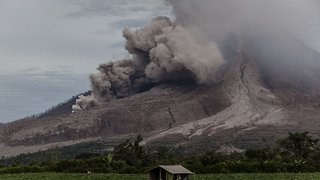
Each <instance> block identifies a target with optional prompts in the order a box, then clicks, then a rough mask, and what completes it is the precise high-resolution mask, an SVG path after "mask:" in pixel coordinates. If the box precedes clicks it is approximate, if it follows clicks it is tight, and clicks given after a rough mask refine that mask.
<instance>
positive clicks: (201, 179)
mask: <svg viewBox="0 0 320 180" xmlns="http://www.w3.org/2000/svg"><path fill="white" fill-rule="evenodd" d="M0 179H5V180H40V179H41V180H57V179H59V180H82V179H83V180H88V179H91V180H100V179H106V180H108V179H109V180H143V179H147V175H146V174H91V175H90V176H88V175H86V174H79V173H78V174H72V173H33V174H3V175H0ZM212 179H217V180H225V179H237V180H251V179H259V180H270V179H273V180H288V179H295V180H304V179H320V173H299V174H293V173H266V174H261V173H250V174H199V175H198V174H196V175H194V176H190V180H212Z"/></svg>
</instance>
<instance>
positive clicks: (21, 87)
mask: <svg viewBox="0 0 320 180" xmlns="http://www.w3.org/2000/svg"><path fill="white" fill-rule="evenodd" d="M158 15H167V16H171V9H170V7H169V6H168V5H166V4H164V3H163V2H162V1H160V0H135V1H131V0H117V1H114V0H90V1H89V0H28V1H26V0H0V27H1V28H0V122H8V121H12V120H15V119H18V118H22V117H24V116H27V115H31V114H36V113H39V112H42V111H44V110H46V109H47V108H49V107H51V106H53V105H55V104H57V103H59V102H61V101H64V100H66V99H68V98H70V97H71V96H73V95H76V94H78V93H81V92H84V91H86V90H88V89H89V87H90V83H89V81H88V75H89V74H90V73H94V72H95V68H96V67H97V66H98V65H99V64H100V63H103V62H107V61H110V60H115V59H121V58H123V57H126V56H128V55H127V53H126V51H125V50H124V48H123V42H124V40H123V38H122V29H123V27H131V28H136V27H140V26H143V25H144V24H146V23H147V22H148V21H149V20H150V19H151V18H153V17H155V16H158Z"/></svg>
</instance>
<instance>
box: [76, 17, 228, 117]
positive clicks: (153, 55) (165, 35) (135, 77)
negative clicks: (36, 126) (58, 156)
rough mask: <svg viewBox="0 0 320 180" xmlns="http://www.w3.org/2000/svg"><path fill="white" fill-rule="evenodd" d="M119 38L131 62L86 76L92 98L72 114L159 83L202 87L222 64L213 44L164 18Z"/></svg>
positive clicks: (120, 62) (79, 103)
mask: <svg viewBox="0 0 320 180" xmlns="http://www.w3.org/2000/svg"><path fill="white" fill-rule="evenodd" d="M123 36H124V38H125V39H126V44H125V48H126V50H127V51H128V52H129V53H130V54H132V58H131V59H126V60H118V61H114V62H110V63H106V64H101V65H100V66H99V68H98V71H99V72H98V73H96V74H93V75H91V76H90V80H91V85H92V95H90V96H88V97H83V96H82V97H80V98H79V99H78V100H77V103H76V105H74V106H73V110H74V111H78V110H83V109H87V108H90V107H92V106H94V105H96V103H97V102H99V101H108V100H110V99H113V98H121V97H127V96H129V95H132V94H135V93H137V92H140V91H142V90H143V88H145V87H147V86H150V85H151V84H154V83H160V82H163V81H176V80H181V79H191V80H194V81H195V82H196V83H198V84H202V83H206V82H208V81H210V80H211V79H213V78H214V75H215V73H216V72H217V70H218V69H219V67H220V66H221V65H222V64H223V63H224V59H223V57H222V55H221V53H220V51H219V48H218V46H217V45H216V44H215V43H214V42H210V41H204V40H202V41H199V40H198V39H196V38H195V37H193V36H192V35H191V33H190V32H188V31H187V30H185V29H184V28H183V27H182V26H181V25H179V24H176V23H173V22H171V21H170V19H169V18H167V17H157V18H155V19H153V20H152V21H151V23H150V24H149V25H147V26H146V27H143V28H141V29H138V30H130V29H128V28H125V29H124V30H123ZM87 103H88V105H87Z"/></svg>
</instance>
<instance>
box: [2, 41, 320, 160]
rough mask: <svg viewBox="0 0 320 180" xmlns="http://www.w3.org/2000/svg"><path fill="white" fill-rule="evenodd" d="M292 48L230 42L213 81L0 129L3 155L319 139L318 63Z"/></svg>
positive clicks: (176, 83)
mask: <svg viewBox="0 0 320 180" xmlns="http://www.w3.org/2000/svg"><path fill="white" fill-rule="evenodd" d="M272 42H274V41H272ZM281 42H284V41H283V39H282V40H281ZM289 42H290V44H293V45H294V46H290V47H295V48H294V49H299V51H296V50H295V51H290V49H288V51H284V52H285V54H284V52H283V53H282V52H276V51H274V50H273V49H274V48H272V51H271V50H270V51H269V48H268V47H270V46H273V45H274V44H272V43H268V41H265V40H264V43H263V45H261V44H262V43H260V42H256V41H254V40H250V39H244V38H239V37H237V36H231V35H230V38H229V40H228V41H225V42H224V43H223V44H220V45H219V47H220V49H221V52H222V54H223V57H224V59H225V61H226V63H225V64H224V65H222V66H221V67H220V69H219V70H218V72H217V73H216V78H215V79H214V80H212V81H208V82H206V83H201V84H199V83H197V82H195V79H194V78H192V77H191V78H185V79H181V78H178V79H166V80H165V81H161V82H157V83H151V84H149V85H148V87H147V88H143V90H141V91H138V92H135V93H130V94H129V95H128V96H124V97H114V98H112V99H111V100H110V99H109V100H107V101H102V102H100V103H99V104H98V105H96V106H94V107H91V108H88V109H86V110H83V111H79V112H76V113H72V112H71V105H72V102H69V103H67V104H65V105H63V106H62V107H60V108H62V110H60V111H59V112H58V113H48V114H47V115H44V116H42V117H34V118H25V119H22V120H18V121H14V122H10V123H6V124H0V132H1V134H0V142H1V149H0V152H1V154H2V155H3V156H14V155H17V154H20V153H27V152H35V151H39V150H46V149H49V148H51V147H53V146H54V147H59V146H67V145H72V144H75V143H79V142H88V141H96V140H103V141H106V142H108V141H109V142H113V141H118V140H123V139H126V138H130V137H133V136H135V135H137V134H142V136H143V137H144V141H143V142H142V143H143V144H144V145H146V146H149V147H157V146H175V147H188V149H189V150H190V151H198V150H208V149H210V148H213V149H225V148H227V149H228V148H231V149H249V148H261V147H267V146H274V145H275V144H276V141H277V139H279V138H280V137H283V136H286V135H287V134H288V132H302V131H308V132H310V133H311V134H312V135H315V136H316V137H319V135H320V134H319V131H318V129H319V128H320V120H319V117H320V111H319V110H320V95H319V92H320V91H319V90H320V88H319V87H320V82H319V81H320V73H319V72H320V71H319V70H320V55H319V54H318V53H317V52H316V51H314V50H313V49H311V48H310V47H308V46H307V45H305V44H303V43H302V42H301V41H299V40H297V39H294V38H290V41H289ZM287 43H288V42H286V43H285V44H287ZM277 45H278V46H281V45H282V44H277ZM296 47H299V48H296ZM288 52H290V53H289V54H288ZM274 62H277V63H274ZM287 62H289V63H287ZM301 62H310V63H302V64H301ZM305 64H308V66H307V65H305ZM310 64H312V67H310ZM310 77H312V78H310ZM73 101H74V100H73Z"/></svg>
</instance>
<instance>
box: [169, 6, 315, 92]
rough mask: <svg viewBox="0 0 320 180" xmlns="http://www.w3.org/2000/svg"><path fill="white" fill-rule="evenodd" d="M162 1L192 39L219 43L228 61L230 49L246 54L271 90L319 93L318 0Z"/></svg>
mask: <svg viewBox="0 0 320 180" xmlns="http://www.w3.org/2000/svg"><path fill="white" fill-rule="evenodd" d="M166 1H167V2H169V3H170V4H171V5H172V7H173V13H174V14H175V16H176V21H177V22H179V23H181V24H182V25H183V26H184V28H185V29H187V30H188V31H189V32H191V33H192V34H193V35H194V36H195V37H196V38H198V39H209V40H211V41H215V42H217V43H218V45H219V46H220V49H221V51H222V52H223V55H224V57H225V59H226V60H227V61H228V60H229V58H228V56H230V55H231V56H232V53H231V52H230V49H232V48H234V46H236V48H238V50H242V51H245V52H246V53H250V55H251V56H252V57H254V58H253V59H254V60H255V62H256V63H257V64H258V66H259V69H260V71H261V73H262V76H263V77H264V78H265V79H266V80H267V81H269V82H271V83H269V84H270V85H271V86H272V87H271V88H274V87H278V86H282V87H283V88H284V89H289V88H288V86H291V87H297V88H298V89H301V90H307V91H309V90H310V89H313V90H312V91H317V92H319V90H320V73H319V72H320V71H319V70H320V55H319V52H316V51H315V50H314V49H319V47H317V44H318V43H319V42H320V34H319V32H320V23H319V22H320V9H319V1H318V0H201V1H199V0H166ZM230 39H231V40H230ZM232 46H233V47H232ZM284 84H288V85H285V86H284Z"/></svg>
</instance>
